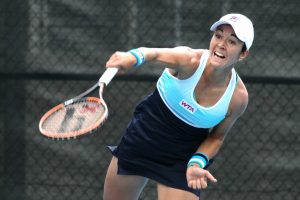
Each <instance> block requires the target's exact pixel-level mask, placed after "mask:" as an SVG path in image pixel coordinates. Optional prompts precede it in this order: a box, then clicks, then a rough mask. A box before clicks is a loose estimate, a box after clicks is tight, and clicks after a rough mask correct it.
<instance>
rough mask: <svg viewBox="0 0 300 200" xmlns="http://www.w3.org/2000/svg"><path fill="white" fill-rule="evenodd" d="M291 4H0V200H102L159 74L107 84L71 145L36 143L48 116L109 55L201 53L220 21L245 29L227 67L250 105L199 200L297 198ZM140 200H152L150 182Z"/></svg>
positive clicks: (127, 0) (295, 19) (102, 0)
mask: <svg viewBox="0 0 300 200" xmlns="http://www.w3.org/2000/svg"><path fill="white" fill-rule="evenodd" d="M299 7H300V1H298V0H269V1H259V0H245V1H239V0H225V1H194V0H164V1H161V0H151V1H149V0H123V1H121V0H1V1H0V93H1V98H0V199H1V200H40V199H43V200H54V199H55V200H69V199H72V200H92V199H102V192H103V183H104V177H105V173H106V168H107V166H108V164H109V162H110V159H111V154H110V152H109V151H108V150H107V148H106V145H114V144H117V143H118V141H119V139H120V137H121V135H122V133H123V130H124V128H125V127H126V126H127V123H128V122H129V119H130V116H131V114H132V112H133V109H134V106H135V105H136V103H137V102H138V101H140V100H141V99H142V98H143V97H145V96H146V95H148V93H149V92H151V91H152V90H153V89H154V88H155V82H156V80H157V78H158V77H159V75H160V73H161V72H162V70H163V67H162V66H155V65H154V64H146V65H145V66H143V67H142V68H140V69H138V70H131V71H130V72H129V73H127V74H125V75H118V76H117V77H115V79H114V80H113V81H112V82H111V83H110V85H109V87H108V88H107V90H106V93H105V99H106V101H107V103H108V106H109V109H110V117H109V119H108V121H107V122H106V124H105V125H104V126H103V128H101V129H99V130H97V131H96V132H95V133H93V134H90V135H87V136H83V137H80V138H77V139H76V140H59V141H57V140H51V139H49V138H45V137H44V136H42V135H41V134H40V133H39V130H38V122H39V119H40V117H41V116H42V115H43V113H44V112H46V111H47V110H48V109H50V108H51V107H52V106H54V105H56V104H58V103H60V102H62V101H64V100H66V99H69V98H71V97H73V96H75V95H77V94H79V93H81V92H82V91H84V90H86V89H87V88H89V87H90V86H92V85H93V84H94V83H95V82H96V81H97V80H98V77H99V76H100V75H101V74H102V73H103V71H104V66H105V63H106V60H107V59H108V58H109V57H110V55H111V54H112V53H113V52H115V51H117V50H121V51H127V50H129V49H132V48H135V47H140V46H147V47H174V46H179V45H181V46H190V47H192V48H208V45H209V42H210V38H211V36H212V33H211V32H210V31H209V28H210V25H211V24H212V23H213V22H214V21H216V20H217V19H218V18H220V17H221V16H222V15H224V14H226V13H229V12H238V13H243V14H245V15H246V16H248V17H249V18H250V19H251V20H252V21H253V24H254V27H255V39H254V44H253V46H252V48H251V55H250V57H249V58H248V59H247V60H246V61H244V62H243V63H241V64H240V65H238V66H236V70H237V71H238V73H239V75H240V76H241V78H242V79H243V80H244V82H245V83H246V86H247V88H248V91H249V95H250V102H249V106H248V109H247V111H246V113H245V114H244V115H243V117H242V118H241V119H240V120H239V121H238V122H237V123H236V125H235V126H234V128H233V129H232V131H231V133H230V134H229V135H228V137H227V140H226V141H225V144H224V146H223V148H222V149H221V151H220V153H219V154H218V156H217V157H216V160H215V162H214V164H213V165H212V166H211V169H210V171H211V172H212V173H213V174H214V175H215V176H216V177H217V179H218V180H219V182H218V184H216V185H210V186H209V188H208V189H207V190H205V191H203V193H202V197H201V199H203V200H204V199H210V200H217V199H218V200H219V199H222V200H241V199H243V200H253V199H258V200H279V199H280V200H282V199H284V200H295V199H299V196H300V191H299V188H300V181H299V180H300V157H299V153H300V123H299V122H298V121H297V120H299V119H300V100H299V93H300V68H299V61H300V54H299V47H300V37H299V32H300V20H299V18H300V11H299ZM140 199H144V200H152V199H156V186H155V183H154V182H152V181H150V182H149V184H148V185H147V186H146V188H145V190H144V191H143V193H142V196H141V198H140Z"/></svg>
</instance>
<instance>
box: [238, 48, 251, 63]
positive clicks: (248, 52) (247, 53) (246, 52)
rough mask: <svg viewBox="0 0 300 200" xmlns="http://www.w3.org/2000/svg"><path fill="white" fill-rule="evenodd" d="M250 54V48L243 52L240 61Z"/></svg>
mask: <svg viewBox="0 0 300 200" xmlns="http://www.w3.org/2000/svg"><path fill="white" fill-rule="evenodd" d="M249 55H250V51H249V50H246V51H244V52H242V53H241V54H240V57H239V61H242V60H244V59H245V58H247V57H248V56H249Z"/></svg>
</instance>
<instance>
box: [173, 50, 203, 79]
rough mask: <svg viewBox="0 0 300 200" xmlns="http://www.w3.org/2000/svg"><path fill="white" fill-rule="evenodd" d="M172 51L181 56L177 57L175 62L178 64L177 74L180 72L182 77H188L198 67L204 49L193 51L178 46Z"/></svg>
mask: <svg viewBox="0 0 300 200" xmlns="http://www.w3.org/2000/svg"><path fill="white" fill-rule="evenodd" d="M174 50H175V51H178V52H180V55H182V56H180V57H178V60H177V63H178V64H179V70H178V72H181V73H182V76H183V77H189V76H190V75H191V74H193V73H194V71H195V70H196V69H197V67H198V66H199V63H200V58H201V56H202V55H203V52H204V49H193V48H190V47H186V46H180V47H176V48H174ZM180 69H181V70H180Z"/></svg>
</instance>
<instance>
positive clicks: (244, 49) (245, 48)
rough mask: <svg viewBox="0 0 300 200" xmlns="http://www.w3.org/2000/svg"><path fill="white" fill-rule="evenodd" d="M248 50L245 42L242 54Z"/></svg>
mask: <svg viewBox="0 0 300 200" xmlns="http://www.w3.org/2000/svg"><path fill="white" fill-rule="evenodd" d="M246 50H247V47H246V44H245V42H244V45H243V47H242V53H244V52H245V51H246Z"/></svg>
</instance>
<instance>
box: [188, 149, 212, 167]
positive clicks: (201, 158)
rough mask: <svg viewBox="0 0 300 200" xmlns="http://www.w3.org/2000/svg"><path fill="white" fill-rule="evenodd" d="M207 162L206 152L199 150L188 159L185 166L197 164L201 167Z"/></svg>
mask: <svg viewBox="0 0 300 200" xmlns="http://www.w3.org/2000/svg"><path fill="white" fill-rule="evenodd" d="M208 163H209V158H208V156H207V155H206V154H204V153H201V152H196V153H194V154H193V156H192V157H191V159H190V160H189V162H188V164H187V167H190V166H194V165H198V166H199V167H201V168H202V169H203V168H205V167H206V166H207V164H208Z"/></svg>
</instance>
